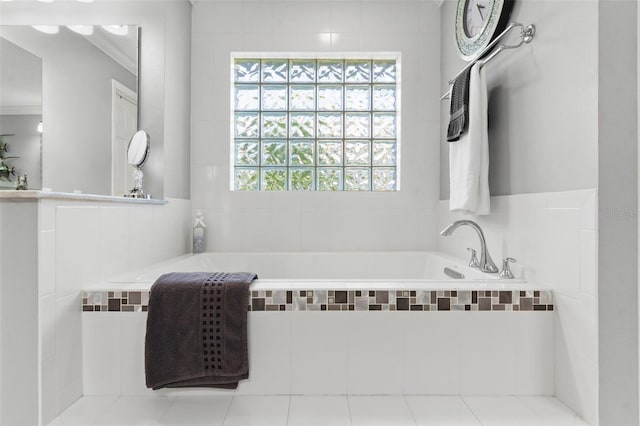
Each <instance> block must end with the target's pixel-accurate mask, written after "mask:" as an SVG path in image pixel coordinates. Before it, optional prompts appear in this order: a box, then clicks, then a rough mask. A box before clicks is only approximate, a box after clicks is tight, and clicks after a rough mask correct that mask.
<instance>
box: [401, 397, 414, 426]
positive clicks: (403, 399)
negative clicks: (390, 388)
mask: <svg viewBox="0 0 640 426" xmlns="http://www.w3.org/2000/svg"><path fill="white" fill-rule="evenodd" d="M402 401H404V405H405V406H406V407H407V409H408V410H409V414H411V418H412V419H413V424H415V425H417V424H418V419H417V418H416V415H415V413H414V412H413V410H412V409H411V404H409V402H408V401H407V394H402Z"/></svg>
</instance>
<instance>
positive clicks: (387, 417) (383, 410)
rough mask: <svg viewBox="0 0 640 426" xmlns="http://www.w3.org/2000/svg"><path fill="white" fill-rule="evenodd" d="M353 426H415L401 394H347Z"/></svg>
mask: <svg viewBox="0 0 640 426" xmlns="http://www.w3.org/2000/svg"><path fill="white" fill-rule="evenodd" d="M349 409H350V411H351V423H352V425H353V426H383V425H385V426H415V424H416V423H415V421H414V420H413V416H412V415H411V411H410V410H409V406H408V405H407V403H406V402H405V400H404V398H403V397H402V396H369V395H367V396H364V395H363V396H349Z"/></svg>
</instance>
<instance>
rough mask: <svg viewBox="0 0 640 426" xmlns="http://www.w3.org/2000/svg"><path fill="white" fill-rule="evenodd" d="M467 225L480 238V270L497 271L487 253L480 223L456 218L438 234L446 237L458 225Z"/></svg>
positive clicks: (492, 272) (491, 272)
mask: <svg viewBox="0 0 640 426" xmlns="http://www.w3.org/2000/svg"><path fill="white" fill-rule="evenodd" d="M463 225H467V226H470V227H472V228H473V229H475V231H476V233H477V234H478V237H479V238H480V270H481V271H482V272H488V273H490V274H495V273H496V272H498V267H497V266H496V264H495V263H493V260H491V256H490V255H489V249H487V241H486V240H485V238H484V233H483V232H482V228H480V225H478V224H477V223H475V222H474V221H472V220H457V221H455V222H453V223H452V224H451V225H449V226H447V227H446V228H444V229H443V230H442V232H440V235H442V236H444V237H446V236H449V235H451V234H452V233H453V231H455V230H456V229H458V228H459V227H461V226H463Z"/></svg>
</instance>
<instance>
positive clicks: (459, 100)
mask: <svg viewBox="0 0 640 426" xmlns="http://www.w3.org/2000/svg"><path fill="white" fill-rule="evenodd" d="M470 70H471V67H469V68H467V69H466V70H465V71H463V72H462V74H460V75H459V76H458V78H456V79H455V81H454V82H453V86H452V87H451V102H450V103H449V127H448V129H447V142H455V141H457V140H460V136H461V135H462V134H463V133H464V132H466V131H467V128H468V127H469V75H470V74H469V71H470Z"/></svg>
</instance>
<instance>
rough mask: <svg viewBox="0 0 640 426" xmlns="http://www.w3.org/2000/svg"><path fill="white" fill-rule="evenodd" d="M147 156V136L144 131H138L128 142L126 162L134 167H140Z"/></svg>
mask: <svg viewBox="0 0 640 426" xmlns="http://www.w3.org/2000/svg"><path fill="white" fill-rule="evenodd" d="M148 154H149V135H148V134H147V132H145V131H144V130H138V131H137V132H136V133H135V134H134V135H133V137H132V138H131V142H129V148H128V149H127V161H128V163H129V164H131V165H132V166H134V167H142V165H143V164H144V161H145V160H146V159H147V155H148Z"/></svg>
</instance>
